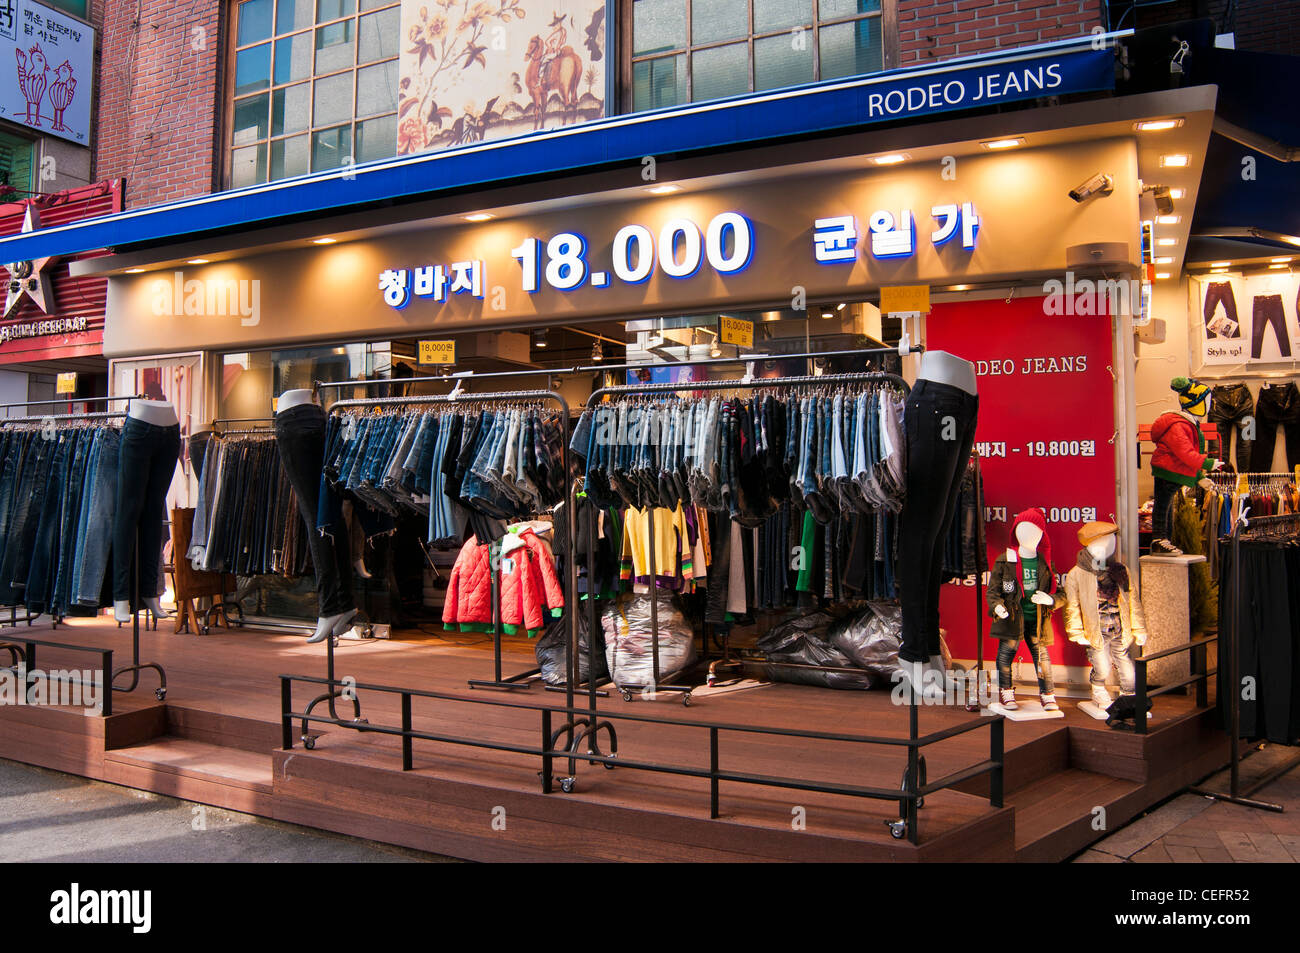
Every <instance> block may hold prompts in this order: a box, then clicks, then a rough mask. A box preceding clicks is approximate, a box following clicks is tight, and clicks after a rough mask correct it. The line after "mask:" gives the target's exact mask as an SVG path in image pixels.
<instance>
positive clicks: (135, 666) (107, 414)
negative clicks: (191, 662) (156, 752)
mask: <svg viewBox="0 0 1300 953" xmlns="http://www.w3.org/2000/svg"><path fill="white" fill-rule="evenodd" d="M96 399H105V400H129V399H132V398H96ZM59 403H62V401H59ZM126 416H127V412H126V411H124V410H119V411H101V412H98V413H93V414H50V415H47V416H44V417H6V418H0V426H6V425H8V424H22V423H41V424H45V423H52V422H54V421H57V420H63V421H69V420H72V421H82V420H108V419H114V418H118V417H126ZM132 576H133V579H132V582H133V585H134V592H133V598H132V602H131V664H130V665H124V666H122V667H121V668H118V669H114V670H112V671H108V672H106V673H105V676H104V678H105V681H106V682H107V683H108V685H109V687H110V689H111V691H115V692H133V691H135V690H136V689H137V688H138V687H139V686H140V673H141V672H142V671H144V670H145V669H147V668H148V669H153V670H154V671H156V672H157V673H158V682H159V685H158V688H156V689H154V694H155V695H156V696H157V697H158V700H159V701H162V700H163V699H165V698H166V697H167V673H166V671H164V670H163V667H162V666H161V665H160V664H158V663H157V662H141V661H140V531H139V528H138V527H137V529H136V539H135V565H134V571H133V573H132ZM118 625H119V626H120V625H121V623H118ZM82 650H83V651H96V650H94V649H90V648H85V649H82ZM127 672H130V673H131V684H130V685H129V686H127V687H125V688H119V687H118V686H117V685H115V684H113V683H114V682H116V681H117V679H118V677H119V676H121V675H124V674H126V673H127ZM105 694H106V696H107V694H108V690H106V692H105ZM110 710H111V706H110Z"/></svg>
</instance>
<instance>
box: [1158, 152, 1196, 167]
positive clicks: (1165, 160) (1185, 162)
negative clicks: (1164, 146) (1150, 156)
mask: <svg viewBox="0 0 1300 953" xmlns="http://www.w3.org/2000/svg"><path fill="white" fill-rule="evenodd" d="M1191 162H1192V157H1191V156H1189V155H1183V154H1181V153H1174V154H1173V155H1167V156H1161V157H1160V165H1161V166H1163V167H1164V168H1166V169H1185V168H1187V166H1189V165H1190V164H1191Z"/></svg>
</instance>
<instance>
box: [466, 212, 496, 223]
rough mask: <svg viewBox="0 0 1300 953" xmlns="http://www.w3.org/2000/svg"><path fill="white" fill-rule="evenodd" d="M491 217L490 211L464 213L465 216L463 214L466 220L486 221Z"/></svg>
mask: <svg viewBox="0 0 1300 953" xmlns="http://www.w3.org/2000/svg"><path fill="white" fill-rule="evenodd" d="M492 217H493V216H492V213H491V212H475V213H474V214H473V215H466V216H465V221H467V222H486V221H488V220H489V219H491V218H492Z"/></svg>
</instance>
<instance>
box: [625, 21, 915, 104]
mask: <svg viewBox="0 0 1300 953" xmlns="http://www.w3.org/2000/svg"><path fill="white" fill-rule="evenodd" d="M895 2H896V0H634V2H633V4H632V24H631V32H632V36H631V50H632V56H631V75H630V76H627V75H626V74H625V77H626V79H628V80H630V88H631V97H630V99H631V103H630V105H631V108H632V109H633V110H634V111H638V112H639V111H641V110H643V109H659V108H661V107H664V106H674V105H677V104H678V103H686V102H699V101H700V100H705V99H719V98H721V97H724V96H735V95H737V94H740V93H748V92H751V91H757V90H764V89H776V88H778V87H782V86H797V85H799V84H800V83H810V82H813V81H814V80H819V79H835V78H837V77H841V76H854V75H857V74H860V73H873V72H876V71H878V70H880V69H882V68H883V67H884V63H885V54H884V36H883V34H884V29H883V27H884V21H885V19H886V17H887V16H889V17H890V18H891V19H892V13H893V5H894V3H895Z"/></svg>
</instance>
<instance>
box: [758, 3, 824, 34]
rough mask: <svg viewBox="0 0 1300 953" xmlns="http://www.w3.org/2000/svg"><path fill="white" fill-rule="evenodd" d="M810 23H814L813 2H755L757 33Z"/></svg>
mask: <svg viewBox="0 0 1300 953" xmlns="http://www.w3.org/2000/svg"><path fill="white" fill-rule="evenodd" d="M809 23H812V0H754V32H755V33H770V32H771V31H773V30H785V29H788V28H790V27H793V26H803V25H805V24H809Z"/></svg>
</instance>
